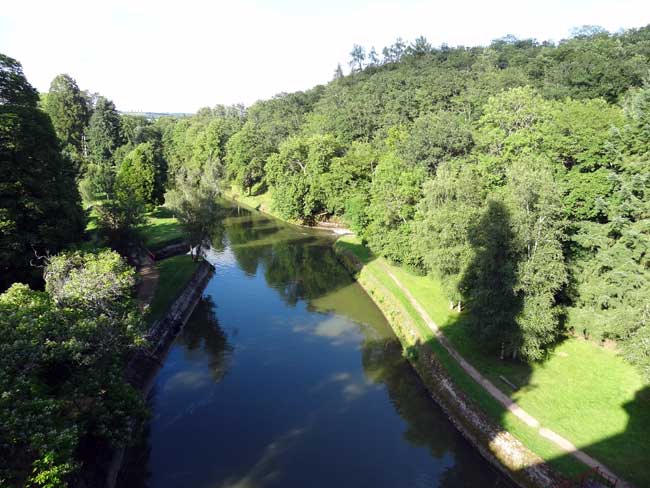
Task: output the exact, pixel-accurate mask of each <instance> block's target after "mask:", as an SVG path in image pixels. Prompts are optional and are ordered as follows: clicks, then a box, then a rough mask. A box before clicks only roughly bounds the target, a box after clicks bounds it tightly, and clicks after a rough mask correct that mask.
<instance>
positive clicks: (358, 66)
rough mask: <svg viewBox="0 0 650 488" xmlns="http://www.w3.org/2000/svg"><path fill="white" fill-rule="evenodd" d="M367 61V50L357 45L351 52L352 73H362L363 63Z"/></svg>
mask: <svg viewBox="0 0 650 488" xmlns="http://www.w3.org/2000/svg"><path fill="white" fill-rule="evenodd" d="M365 60H366V49H365V48H364V47H363V46H360V45H358V44H355V45H354V46H353V47H352V51H350V68H352V71H361V70H362V69H363V62H364V61H365Z"/></svg>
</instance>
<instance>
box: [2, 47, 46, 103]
mask: <svg viewBox="0 0 650 488" xmlns="http://www.w3.org/2000/svg"><path fill="white" fill-rule="evenodd" d="M38 101H39V99H38V92H37V91H36V89H35V88H34V87H33V86H32V85H30V84H29V82H28V81H27V78H25V75H24V74H23V67H22V65H21V64H20V63H19V62H18V61H16V60H15V59H13V58H10V57H9V56H5V55H4V54H0V105H20V106H24V107H36V105H37V103H38Z"/></svg>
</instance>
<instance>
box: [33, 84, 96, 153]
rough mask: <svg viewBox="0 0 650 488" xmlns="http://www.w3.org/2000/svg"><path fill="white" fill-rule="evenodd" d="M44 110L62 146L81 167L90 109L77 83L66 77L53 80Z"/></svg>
mask: <svg viewBox="0 0 650 488" xmlns="http://www.w3.org/2000/svg"><path fill="white" fill-rule="evenodd" d="M44 108H45V111H46V112H47V114H48V115H49V116H50V118H51V119H52V125H53V126H54V130H55V131H56V135H57V137H58V138H59V141H61V147H62V148H63V149H64V151H66V152H67V153H68V154H70V156H71V157H72V158H73V159H74V160H75V161H76V162H78V163H79V164H80V162H81V159H82V155H83V153H84V149H85V148H84V147H83V135H84V131H85V130H86V126H87V125H88V117H89V115H90V114H89V112H90V107H89V106H88V100H87V99H86V97H85V96H84V94H83V93H82V92H81V90H80V89H79V87H78V86H77V82H76V81H75V80H74V79H72V77H71V76H70V75H66V74H62V75H58V76H57V77H56V78H54V79H53V80H52V83H51V84H50V91H49V93H48V94H47V98H46V101H45V104H44Z"/></svg>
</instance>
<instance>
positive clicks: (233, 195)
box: [223, 185, 286, 220]
mask: <svg viewBox="0 0 650 488" xmlns="http://www.w3.org/2000/svg"><path fill="white" fill-rule="evenodd" d="M223 194H224V196H225V197H226V198H228V199H230V200H234V201H236V202H239V203H241V204H242V205H245V206H246V207H250V208H254V209H255V210H259V211H260V212H264V213H265V214H268V215H272V216H273V217H276V218H278V219H281V220H286V219H284V218H283V217H282V216H281V215H279V214H278V213H277V212H276V211H275V210H273V206H272V203H273V198H272V196H271V192H269V191H267V192H265V193H262V194H261V195H246V193H245V192H244V191H242V190H241V189H239V188H237V186H236V185H232V186H230V187H228V188H225V189H224V191H223Z"/></svg>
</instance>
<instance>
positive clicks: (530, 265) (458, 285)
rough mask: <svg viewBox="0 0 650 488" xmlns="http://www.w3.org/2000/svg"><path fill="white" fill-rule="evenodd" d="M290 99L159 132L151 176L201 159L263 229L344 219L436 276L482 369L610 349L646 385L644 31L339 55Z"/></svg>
mask: <svg viewBox="0 0 650 488" xmlns="http://www.w3.org/2000/svg"><path fill="white" fill-rule="evenodd" d="M350 68H351V72H350V74H349V75H343V71H342V69H341V67H340V66H339V67H338V68H337V69H336V71H335V73H334V79H333V80H332V81H331V82H330V83H328V84H327V85H325V86H317V87H314V88H313V89H311V90H309V91H307V92H304V93H303V92H299V93H290V94H280V95H278V96H276V97H274V98H273V99H271V100H264V101H260V102H257V103H256V104H254V105H253V106H252V107H250V108H249V109H248V110H246V111H245V112H244V111H242V110H240V109H239V108H228V109H224V108H220V107H218V108H216V109H214V110H210V109H205V110H203V111H201V112H200V113H198V114H197V115H196V116H194V117H192V118H185V119H180V120H175V121H174V120H165V119H162V120H159V121H158V122H157V124H156V127H157V128H158V129H159V130H160V131H161V141H162V147H163V153H164V157H165V159H166V161H167V162H168V165H169V168H170V173H169V174H170V180H173V177H174V176H173V175H174V172H176V171H178V170H179V168H184V167H193V166H200V165H201V164H204V163H203V162H205V161H211V162H216V163H217V165H218V166H219V168H220V173H221V174H222V175H223V185H224V187H228V186H229V185H230V184H231V183H234V184H235V185H236V186H237V187H239V188H240V189H241V191H243V192H245V193H247V194H252V195H256V194H262V193H264V192H269V194H270V195H271V197H272V202H273V203H272V205H273V208H274V209H275V211H276V212H277V213H279V214H280V215H282V216H283V217H285V218H287V219H290V220H294V221H299V222H304V223H314V222H316V221H319V220H328V219H329V220H336V221H341V222H344V223H345V224H346V225H348V226H349V227H351V228H352V229H353V230H354V231H355V232H356V233H358V234H359V235H360V236H361V237H362V239H363V240H364V242H366V243H367V244H368V245H369V246H370V248H371V249H372V250H373V251H374V252H375V253H377V254H380V255H383V256H385V257H387V258H389V259H391V260H393V261H395V262H398V263H403V264H405V265H407V266H409V267H411V268H414V269H416V270H419V271H420V272H421V273H425V274H430V275H432V276H433V277H435V278H436V279H439V280H442V282H443V283H444V286H445V290H446V293H447V294H448V296H449V299H450V300H451V302H452V303H453V306H454V307H457V308H458V309H463V310H466V312H467V313H468V314H469V315H470V316H471V317H472V320H471V322H470V323H471V324H472V327H473V328H474V332H473V333H474V334H475V335H476V336H477V337H480V338H481V339H482V340H483V341H484V343H485V344H486V346H488V347H490V348H492V349H493V350H494V354H498V355H500V356H501V357H511V358H519V359H521V360H524V361H531V360H539V359H542V358H543V357H544V355H545V354H546V352H547V349H548V347H549V346H550V345H552V344H553V343H554V342H555V341H556V340H557V339H558V337H559V336H560V335H562V334H566V333H572V334H577V335H580V336H584V337H586V338H588V339H590V340H594V341H605V340H613V341H616V342H617V343H618V345H619V346H620V348H621V349H622V351H623V354H624V355H625V357H626V358H627V359H628V360H629V361H631V362H633V363H635V364H637V365H638V366H639V367H640V368H642V369H644V371H645V375H646V377H650V342H649V340H650V328H649V327H648V320H649V318H650V301H649V300H650V298H649V297H650V287H649V286H650V269H649V265H650V261H649V259H648V245H649V244H650V240H649V239H650V236H649V230H650V228H649V225H650V221H649V220H648V217H649V213H648V212H649V210H650V209H649V206H648V205H649V201H650V196H649V195H648V191H649V185H650V179H649V178H650V164H649V159H650V130H649V129H648V127H649V126H650V28H648V27H646V28H642V29H635V30H629V31H625V32H621V33H618V34H610V33H607V32H605V31H603V30H602V29H598V28H591V27H590V28H582V29H578V30H576V31H575V34H574V36H573V37H572V38H570V39H567V40H564V41H562V42H560V43H558V44H553V43H547V42H543V43H540V42H537V41H535V40H532V39H523V40H519V39H515V38H511V37H506V38H503V39H499V40H496V41H494V42H493V43H492V44H491V45H490V46H488V47H473V48H465V47H454V48H451V47H447V46H442V47H439V48H433V47H432V46H430V45H429V44H428V42H427V41H426V39H424V38H419V39H417V40H415V42H413V43H411V44H407V43H405V42H403V41H401V40H398V41H396V42H395V44H393V45H392V46H388V47H386V48H384V49H383V50H382V55H381V56H379V55H378V54H377V52H376V50H375V49H374V48H372V49H370V50H369V51H368V52H367V51H366V50H365V49H364V48H363V47H361V46H355V47H354V49H353V50H352V52H351V60H350Z"/></svg>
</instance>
